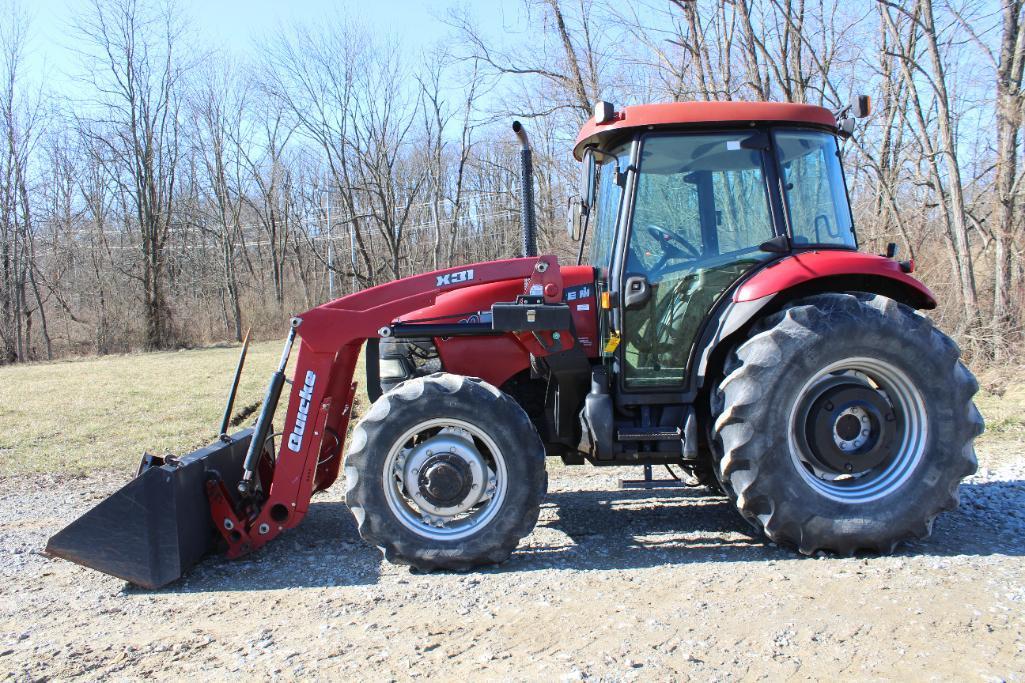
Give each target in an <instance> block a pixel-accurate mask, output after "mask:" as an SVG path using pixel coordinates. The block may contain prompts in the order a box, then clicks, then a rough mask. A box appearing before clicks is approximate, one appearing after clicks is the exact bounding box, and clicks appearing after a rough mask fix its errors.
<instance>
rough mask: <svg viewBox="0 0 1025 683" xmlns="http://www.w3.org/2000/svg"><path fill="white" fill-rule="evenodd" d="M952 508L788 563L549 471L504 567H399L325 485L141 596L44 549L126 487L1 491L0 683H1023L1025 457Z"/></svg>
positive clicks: (740, 540) (42, 482)
mask: <svg viewBox="0 0 1025 683" xmlns="http://www.w3.org/2000/svg"><path fill="white" fill-rule="evenodd" d="M979 459H980V465H981V468H980V472H979V474H977V475H976V476H974V477H972V478H971V479H970V480H969V482H968V483H967V484H966V485H965V486H964V487H963V488H962V506H961V508H960V510H958V511H957V512H955V513H950V514H947V515H945V516H943V517H941V518H940V519H939V520H938V521H937V523H936V526H935V530H934V534H933V536H932V538H930V539H929V540H928V541H926V542H922V543H916V544H914V545H912V546H909V547H905V548H904V549H903V551H902V552H900V553H899V554H897V555H895V556H892V557H860V558H852V559H838V558H831V557H829V558H803V557H800V556H798V555H796V554H794V553H792V552H790V551H788V550H784V549H780V548H776V547H773V546H771V545H768V544H766V543H764V542H763V541H762V540H760V539H757V538H752V537H751V536H750V535H748V533H747V527H746V525H744V523H743V522H741V521H740V519H739V517H738V516H737V515H736V513H734V511H733V510H732V508H731V507H730V506H729V504H728V503H727V502H726V501H725V500H724V499H722V498H717V497H713V496H709V495H707V493H706V492H705V491H704V490H703V489H686V490H668V489H667V490H660V491H650V492H638V491H621V490H617V486H616V485H617V481H618V478H619V477H621V476H634V475H635V474H636V472H635V471H634V470H598V469H594V468H579V467H578V468H564V467H556V468H553V472H552V483H551V487H550V493H549V497H548V500H547V503H546V504H545V507H544V509H543V511H542V514H541V520H540V522H539V524H538V527H537V529H536V530H535V532H534V533H533V534H532V535H531V536H530V537H529V538H528V539H527V540H526V541H525V542H524V543H523V544H521V546H520V548H519V550H517V552H516V553H515V554H514V555H513V557H512V559H511V560H510V561H509V562H508V563H506V564H505V565H502V566H501V567H499V568H494V569H489V570H486V571H479V572H474V573H468V574H453V573H448V574H446V573H441V574H430V575H417V574H412V573H410V572H409V570H407V569H405V568H401V567H395V566H391V565H387V564H384V563H383V562H382V561H381V559H380V557H379V554H378V552H377V551H376V550H374V549H372V548H369V547H366V546H365V545H363V543H362V542H361V541H360V540H359V538H358V536H357V535H356V530H355V526H354V523H353V520H352V517H351V515H349V513H348V511H347V510H346V509H345V507H344V505H343V504H342V502H341V500H340V497H341V493H342V487H341V486H337V487H335V489H333V490H332V491H329V492H327V493H326V494H324V495H322V496H318V497H317V498H316V499H315V502H314V504H313V506H312V507H311V509H310V513H309V516H308V517H307V519H306V520H305V521H304V523H303V524H302V526H301V527H299V528H298V529H296V530H294V531H293V532H291V533H289V534H286V535H285V536H283V537H282V538H279V539H277V540H276V541H274V542H273V543H272V544H271V545H269V546H268V547H267V548H265V549H264V550H263V551H261V552H259V553H258V554H256V555H254V556H252V557H249V558H246V559H244V560H242V561H235V562H228V561H224V560H220V559H217V558H210V559H208V560H206V561H205V562H204V563H203V564H201V565H200V566H199V567H197V568H196V569H195V570H194V571H193V572H192V573H191V574H190V575H189V576H188V577H187V578H186V579H185V580H183V581H181V582H179V583H178V584H175V585H173V586H172V587H170V588H168V589H165V590H162V591H158V592H147V591H142V590H139V589H136V588H132V587H130V586H128V585H126V584H125V583H124V582H122V581H120V580H117V579H114V578H111V577H108V576H104V575H102V574H98V573H96V572H93V571H90V570H86V569H83V568H80V567H78V566H76V565H73V564H70V563H68V562H64V561H62V560H53V559H49V558H47V557H46V556H45V555H43V554H42V553H41V549H42V547H43V546H44V544H45V541H46V538H47V536H48V535H49V534H50V533H52V532H53V531H55V530H57V529H59V528H61V527H62V526H63V525H64V524H66V523H67V522H69V521H70V520H71V519H73V518H74V517H75V516H77V515H78V514H80V513H81V512H82V511H84V510H85V509H87V508H88V507H89V506H91V505H93V504H94V503H95V502H96V501H98V500H99V499H100V498H102V497H103V496H105V495H107V494H108V493H109V492H111V491H113V490H114V489H116V488H117V487H118V486H119V485H120V484H121V483H122V482H123V480H124V478H123V477H117V476H114V475H104V476H95V477H87V478H59V477H55V476H31V477H29V476H24V477H16V478H7V479H5V480H0V560H2V561H0V581H2V585H0V674H6V676H7V677H9V678H11V679H19V680H21V679H24V680H30V679H31V680H40V679H46V678H73V677H83V678H88V679H100V678H104V679H106V678H115V679H124V678H133V679H135V678H142V677H155V678H161V679H181V678H184V677H186V676H188V677H191V678H198V679H224V678H228V677H232V678H234V677H236V676H240V675H249V676H257V677H259V678H268V677H275V678H284V679H290V678H298V677H309V676H317V677H323V678H331V679H337V678H343V679H360V680H392V679H395V680H408V679H417V678H427V677H431V678H440V679H443V680H453V679H459V680H468V679H470V678H471V677H473V679H479V678H484V679H499V678H501V679H508V678H515V679H545V680H592V679H605V680H610V679H614V680H631V679H638V680H650V679H672V680H688V679H690V678H696V679H699V680H719V679H728V680H732V679H756V678H763V677H768V678H771V679H778V678H783V677H797V678H824V677H827V676H838V675H843V676H848V677H856V678H858V679H865V678H888V679H901V678H910V679H914V680H922V679H936V680H969V681H970V680H980V679H981V680H1008V681H1020V680H1025V677H1023V675H1022V673H1021V672H1022V671H1023V670H1025V635H1023V631H1025V559H1023V555H1025V455H1022V453H1021V444H1014V445H1007V444H1005V445H1003V446H997V445H991V444H986V445H983V446H982V447H980V449H979Z"/></svg>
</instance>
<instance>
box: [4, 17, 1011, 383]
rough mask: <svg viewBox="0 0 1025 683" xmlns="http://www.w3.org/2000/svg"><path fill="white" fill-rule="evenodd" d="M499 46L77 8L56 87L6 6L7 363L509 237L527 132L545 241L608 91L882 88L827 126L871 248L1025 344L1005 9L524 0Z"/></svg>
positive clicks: (336, 290)
mask: <svg viewBox="0 0 1025 683" xmlns="http://www.w3.org/2000/svg"><path fill="white" fill-rule="evenodd" d="M518 9H519V10H520V18H519V21H518V22H515V26H511V27H510V31H509V32H508V33H505V34H503V35H502V36H500V37H499V38H493V37H491V36H490V35H489V34H485V33H483V32H482V31H480V30H478V28H477V26H476V25H475V24H474V21H473V18H472V16H469V15H467V14H464V13H460V12H457V11H453V12H451V13H450V14H449V15H448V16H447V18H446V19H445V21H446V22H447V24H448V25H449V27H450V29H451V37H450V39H449V40H447V41H445V43H444V44H443V45H439V46H438V47H437V48H435V49H432V50H428V51H426V52H425V53H424V54H422V55H420V56H418V57H417V58H415V59H414V58H412V56H411V55H408V54H404V53H403V51H402V50H401V49H400V47H401V46H400V45H398V44H397V43H396V41H394V40H392V39H389V38H387V37H381V36H380V35H377V34H375V33H374V32H372V31H369V30H367V29H365V28H361V27H360V26H359V24H358V23H356V22H354V21H351V20H349V19H347V18H346V17H345V16H341V17H338V18H337V19H336V20H333V21H328V22H324V23H323V24H322V25H319V26H317V27H306V28H303V27H295V26H289V27H283V28H282V29H280V31H279V33H278V34H277V35H276V36H275V37H274V38H273V39H272V40H270V41H268V42H267V44H266V45H262V46H261V49H260V51H259V54H258V57H257V58H254V59H253V60H252V62H250V63H236V62H235V61H233V60H231V59H229V58H227V57H225V56H224V55H222V54H219V53H218V52H217V50H216V49H215V48H214V47H213V46H204V45H203V44H202V43H201V41H199V39H198V38H197V33H196V32H195V31H193V30H192V29H191V28H190V27H189V24H188V21H187V17H184V16H183V15H182V14H181V13H180V12H179V11H178V10H177V9H176V8H175V7H174V6H173V5H171V4H168V3H166V2H159V1H157V0H154V1H153V2H148V1H143V0H110V1H106V0H94V2H91V3H89V4H88V5H87V6H86V8H85V9H84V11H83V12H82V13H81V14H80V15H78V16H77V17H76V18H75V21H74V25H75V30H74V32H73V35H72V36H70V37H69V40H71V41H72V43H73V45H74V49H76V50H78V51H80V52H81V57H80V61H81V64H82V70H81V73H80V74H77V76H78V80H77V85H76V87H75V89H74V91H73V92H50V91H48V90H47V89H46V87H45V84H40V83H36V82H33V81H32V80H31V79H30V78H29V75H28V74H27V73H26V72H25V70H24V63H25V53H26V50H28V49H29V42H30V41H29V36H30V35H31V33H30V28H31V25H30V21H29V19H28V18H27V17H28V15H27V13H26V12H25V11H24V8H19V6H18V5H17V4H13V5H12V4H10V3H7V4H6V5H5V8H4V9H3V10H2V11H3V13H4V14H3V16H0V277H2V287H0V362H16V361H24V360H34V359H41V358H52V357H57V356H62V355H69V354H83V353H111V352H120V351H127V350H132V349H138V348H149V349H156V348H168V347H174V346H180V345H188V344H194V343H202V342H208V341H214V340H224V339H240V338H241V335H242V333H243V331H244V329H245V328H247V327H250V326H252V327H254V328H255V329H256V330H257V331H258V333H261V334H265V335H278V334H281V333H282V332H283V325H284V322H285V320H286V319H287V317H288V316H289V315H291V314H292V313H295V312H298V311H300V310H303V309H305V308H308V307H311V306H315V305H317V304H319V303H321V302H323V301H325V300H327V299H328V298H329V297H330V296H332V295H333V296H341V295H343V294H345V293H348V292H350V291H352V290H353V289H354V288H356V289H358V288H363V287H366V286H368V285H372V284H374V283H378V282H382V281H385V280H388V279H391V278H395V277H401V276H404V275H408V274H411V273H414V272H418V271H422V270H426V269H432V268H435V267H444V266H448V265H454V264H457V263H462V262H472V261H480V260H488V259H493V258H500V257H507V256H513V255H515V254H516V253H517V249H518V246H519V228H518V221H517V216H518V211H519V196H520V195H519V187H518V159H517V155H516V147H515V142H514V140H512V139H511V135H510V133H509V129H508V124H509V123H510V122H511V120H512V119H513V118H514V117H519V118H521V119H523V120H525V121H527V122H528V126H529V130H530V134H531V138H532V140H533V143H534V147H535V169H536V183H537V185H536V189H535V197H536V199H537V202H538V219H539V223H540V226H541V231H540V242H541V248H542V250H544V251H554V252H556V253H558V254H559V255H560V257H562V258H566V259H569V258H573V257H574V256H575V253H576V249H575V245H571V244H569V243H568V242H567V240H566V238H565V236H564V232H563V214H564V211H563V207H564V206H565V197H566V194H567V192H571V191H572V188H574V187H575V185H576V174H577V170H578V169H577V167H576V165H575V164H574V163H573V160H572V157H571V154H570V149H571V147H572V142H573V140H574V138H575V135H576V131H577V130H578V128H579V126H580V124H581V123H582V122H583V121H585V120H586V119H587V118H588V117H589V116H590V113H591V109H592V106H593V103H594V102H595V101H596V100H599V99H606V100H611V101H613V102H614V103H616V104H630V103H640V102H659V101H673V100H777V101H793V102H811V103H815V104H821V105H824V106H827V107H829V108H831V109H838V108H840V107H842V106H843V105H845V104H847V103H848V102H849V101H851V99H852V97H853V96H855V95H857V94H859V93H867V94H870V95H871V96H872V98H873V102H874V108H875V110H874V112H873V114H872V116H871V117H870V118H869V119H867V120H865V121H862V122H860V128H859V130H858V132H857V134H856V137H855V139H853V140H851V141H849V142H847V143H846V145H845V150H844V154H845V162H846V165H847V170H848V184H849V186H850V188H851V193H852V199H853V201H854V206H855V218H856V223H857V228H858V234H859V237H860V239H861V241H862V247H863V248H864V249H867V250H872V251H881V250H882V249H883V248H884V245H885V244H886V243H887V242H890V241H893V242H897V243H898V244H899V245H900V246H901V248H902V250H903V258H914V259H915V261H916V264H917V266H918V269H919V270H918V274H919V276H920V277H922V278H923V279H924V280H925V282H926V283H927V284H928V285H930V286H931V287H932V288H933V289H934V290H935V291H936V293H937V294H938V296H939V298H940V299H941V305H940V308H939V309H938V311H936V312H935V313H934V315H936V316H938V317H939V318H940V319H941V324H942V325H943V326H944V327H945V328H946V329H948V330H951V331H952V332H954V334H955V336H956V337H957V338H958V340H959V341H960V342H961V344H962V346H963V347H964V349H965V350H966V351H967V352H968V353H969V354H970V355H971V356H972V358H973V360H974V361H975V362H976V363H982V362H987V361H990V360H1001V359H1003V358H1004V357H1006V356H1007V355H1009V353H1010V352H1011V351H1012V350H1013V349H1014V348H1015V347H1016V345H1019V344H1020V343H1021V342H1022V322H1023V320H1025V271H1023V256H1025V254H1023V249H1025V229H1023V215H1022V212H1021V211H1019V207H1020V205H1021V202H1022V194H1023V187H1022V185H1023V183H1022V177H1023V169H1022V164H1021V162H1020V159H1021V153H1022V145H1021V140H1020V136H1021V132H1022V124H1023V100H1022V93H1021V86H1022V79H1023V66H1025V27H1023V22H1022V20H1023V0H1002V2H999V3H998V2H995V1H994V2H992V3H989V2H986V3H976V2H971V3H970V2H964V1H960V2H957V1H952V0H946V1H939V0H936V1H934V0H908V1H906V2H904V1H901V2H889V1H887V0H865V1H864V2H856V3H851V2H840V1H839V0H707V1H705V0H648V1H647V2H627V3H624V2H613V1H605V0H522V2H520V4H519V6H518Z"/></svg>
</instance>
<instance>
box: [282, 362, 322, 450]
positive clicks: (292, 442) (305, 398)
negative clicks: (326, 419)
mask: <svg viewBox="0 0 1025 683" xmlns="http://www.w3.org/2000/svg"><path fill="white" fill-rule="evenodd" d="M316 381H317V375H316V373H314V372H313V370H307V371H306V379H305V381H304V382H303V388H302V389H300V390H299V412H298V413H297V414H296V416H295V427H293V428H292V433H291V434H289V435H288V450H290V451H295V452H296V453H298V452H299V449H300V448H301V447H302V445H303V433H304V432H305V431H306V419H307V418H308V417H309V416H310V399H311V398H313V385H314V384H315V383H316Z"/></svg>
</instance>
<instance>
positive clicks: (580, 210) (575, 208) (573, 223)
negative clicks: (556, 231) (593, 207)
mask: <svg viewBox="0 0 1025 683" xmlns="http://www.w3.org/2000/svg"><path fill="white" fill-rule="evenodd" d="M567 208H568V211H567V215H566V232H567V233H569V238H570V239H571V240H573V241H574V242H579V241H580V236H581V234H582V233H583V231H584V228H583V225H584V216H585V215H586V214H587V209H586V208H585V207H584V201H583V200H582V199H581V198H580V197H579V196H577V195H574V196H572V197H570V198H569V206H568V207H567Z"/></svg>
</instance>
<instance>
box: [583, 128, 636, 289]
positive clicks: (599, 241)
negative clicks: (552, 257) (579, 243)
mask: <svg viewBox="0 0 1025 683" xmlns="http://www.w3.org/2000/svg"><path fill="white" fill-rule="evenodd" d="M629 153H630V147H629V144H625V145H620V146H619V147H616V148H614V149H613V150H612V152H611V154H608V155H605V156H603V157H602V159H603V163H600V164H598V165H597V167H596V169H595V170H596V172H597V174H598V181H597V182H598V187H597V192H596V193H595V194H596V196H595V200H594V208H593V210H592V213H591V230H590V233H591V250H590V263H591V265H592V266H596V267H599V268H605V269H608V268H609V266H610V264H611V262H612V253H613V245H614V242H615V239H616V218H617V217H618V216H619V202H620V199H621V198H622V196H623V190H622V188H621V187H619V186H618V185H616V164H617V163H618V164H619V170H620V174H623V173H625V172H626V165H627V162H628V161H629Z"/></svg>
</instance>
